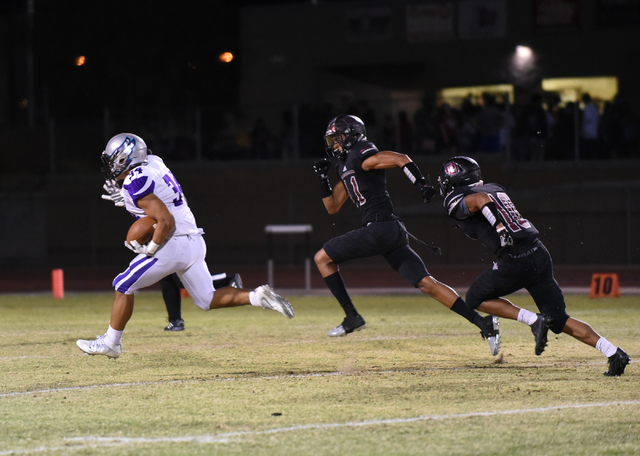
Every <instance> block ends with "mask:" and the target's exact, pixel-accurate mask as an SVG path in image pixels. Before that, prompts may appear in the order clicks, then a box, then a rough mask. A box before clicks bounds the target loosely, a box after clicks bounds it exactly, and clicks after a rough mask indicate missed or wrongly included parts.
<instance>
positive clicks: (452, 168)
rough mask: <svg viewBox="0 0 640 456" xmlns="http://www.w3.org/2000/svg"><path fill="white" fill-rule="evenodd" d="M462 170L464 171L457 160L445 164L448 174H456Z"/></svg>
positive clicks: (445, 170)
mask: <svg viewBox="0 0 640 456" xmlns="http://www.w3.org/2000/svg"><path fill="white" fill-rule="evenodd" d="M460 171H462V166H460V165H459V164H457V163H456V162H449V163H447V164H446V165H444V172H445V173H446V174H447V175H448V176H454V175H456V174H458V173H459V172H460Z"/></svg>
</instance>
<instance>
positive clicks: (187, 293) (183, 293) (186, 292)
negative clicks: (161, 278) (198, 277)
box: [180, 288, 190, 298]
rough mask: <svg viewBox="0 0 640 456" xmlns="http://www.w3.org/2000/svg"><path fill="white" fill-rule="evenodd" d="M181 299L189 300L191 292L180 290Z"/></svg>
mask: <svg viewBox="0 0 640 456" xmlns="http://www.w3.org/2000/svg"><path fill="white" fill-rule="evenodd" d="M180 297H181V298H189V297H190V296H189V292H188V291H187V290H185V289H184V288H181V289H180Z"/></svg>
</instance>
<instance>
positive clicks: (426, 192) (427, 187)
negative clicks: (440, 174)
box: [419, 182, 436, 204]
mask: <svg viewBox="0 0 640 456" xmlns="http://www.w3.org/2000/svg"><path fill="white" fill-rule="evenodd" d="M419 188H420V193H422V201H424V204H427V203H428V202H429V201H431V198H433V197H434V196H435V194H436V188H435V187H434V186H433V185H431V184H426V183H424V182H423V183H421V184H420V185H419Z"/></svg>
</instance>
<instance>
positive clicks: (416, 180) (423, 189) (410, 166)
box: [362, 150, 436, 204]
mask: <svg viewBox="0 0 640 456" xmlns="http://www.w3.org/2000/svg"><path fill="white" fill-rule="evenodd" d="M396 167H398V168H402V171H403V172H404V174H405V175H406V176H407V178H408V179H409V180H410V181H411V183H412V184H414V185H415V186H416V187H418V189H419V190H420V193H421V194H422V200H423V201H424V203H425V204H426V203H428V202H429V201H431V198H433V197H434V196H435V194H436V189H435V188H434V187H433V185H431V181H430V180H429V179H425V178H424V176H423V175H422V173H421V172H420V168H418V165H416V164H415V163H414V162H413V161H412V160H411V159H410V158H409V156H408V155H405V154H400V153H398V152H393V151H390V150H385V151H382V152H378V153H377V154H375V155H372V156H371V157H369V158H367V159H366V160H365V161H364V162H362V169H364V170H365V171H369V170H372V169H389V168H396ZM427 177H429V176H427Z"/></svg>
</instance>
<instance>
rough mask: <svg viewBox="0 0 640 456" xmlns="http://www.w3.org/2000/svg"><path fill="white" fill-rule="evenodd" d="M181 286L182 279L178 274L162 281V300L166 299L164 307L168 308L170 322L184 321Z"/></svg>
mask: <svg viewBox="0 0 640 456" xmlns="http://www.w3.org/2000/svg"><path fill="white" fill-rule="evenodd" d="M181 285H182V284H181V283H180V279H178V276H177V275H176V274H171V275H168V276H167V277H165V278H163V279H161V280H160V288H161V289H162V299H164V305H165V306H166V307H167V314H168V315H169V321H176V320H182V313H181V304H182V302H181V301H182V300H181V298H180V288H181Z"/></svg>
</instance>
